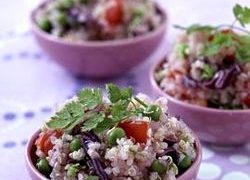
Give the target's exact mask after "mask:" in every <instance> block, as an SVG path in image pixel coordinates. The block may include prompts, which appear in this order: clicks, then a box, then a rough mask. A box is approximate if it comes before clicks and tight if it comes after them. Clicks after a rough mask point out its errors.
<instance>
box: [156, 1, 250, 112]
mask: <svg viewBox="0 0 250 180" xmlns="http://www.w3.org/2000/svg"><path fill="white" fill-rule="evenodd" d="M233 13H234V15H235V21H234V23H233V24H232V25H219V26H211V25H199V24H194V25H192V26H190V27H187V28H186V27H181V26H176V27H177V28H179V29H181V30H183V31H184V33H183V34H182V35H180V36H179V38H178V39H177V42H176V45H175V48H174V51H172V52H171V54H170V55H169V57H168V58H167V59H166V60H165V61H164V62H163V63H162V64H161V65H160V67H158V69H157V70H156V72H155V79H156V81H157V82H158V84H159V86H160V87H161V88H162V89H163V91H164V92H166V93H167V94H168V95H170V96H172V97H174V98H176V99H179V100H181V101H184V102H187V103H190V104H195V105H199V106H204V107H210V108H218V109H248V108H250V32H249V31H248V30H247V29H245V26H246V25H247V24H249V23H250V8H248V7H243V6H241V5H239V4H237V5H235V6H234V8H233ZM236 23H239V24H241V26H242V28H240V27H236V26H235V24H236Z"/></svg>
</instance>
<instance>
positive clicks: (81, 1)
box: [80, 0, 89, 4]
mask: <svg viewBox="0 0 250 180" xmlns="http://www.w3.org/2000/svg"><path fill="white" fill-rule="evenodd" d="M80 3H82V4H88V3H89V0H80Z"/></svg>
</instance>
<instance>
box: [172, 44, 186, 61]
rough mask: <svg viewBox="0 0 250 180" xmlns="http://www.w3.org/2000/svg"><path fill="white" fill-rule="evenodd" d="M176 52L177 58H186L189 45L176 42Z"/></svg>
mask: <svg viewBox="0 0 250 180" xmlns="http://www.w3.org/2000/svg"><path fill="white" fill-rule="evenodd" d="M175 48H176V49H175V51H176V54H177V55H178V57H179V58H182V59H185V58H187V56H188V54H189V47H188V45H187V44H178V45H177V46H176V47H175Z"/></svg>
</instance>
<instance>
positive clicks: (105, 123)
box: [94, 118, 115, 134]
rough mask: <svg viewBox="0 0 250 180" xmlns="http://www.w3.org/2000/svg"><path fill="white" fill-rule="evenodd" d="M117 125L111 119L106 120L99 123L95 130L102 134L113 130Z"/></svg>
mask: <svg viewBox="0 0 250 180" xmlns="http://www.w3.org/2000/svg"><path fill="white" fill-rule="evenodd" d="M114 124H115V123H113V122H112V120H111V119H109V118H105V119H104V120H103V121H102V122H100V123H98V125H97V127H96V128H95V129H94V132H95V133H96V134H100V133H102V132H104V131H105V130H107V129H109V128H111V127H112V126H113V125H114Z"/></svg>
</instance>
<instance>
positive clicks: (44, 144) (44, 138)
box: [35, 130, 62, 156]
mask: <svg viewBox="0 0 250 180" xmlns="http://www.w3.org/2000/svg"><path fill="white" fill-rule="evenodd" d="M52 136H55V137H56V138H59V137H61V136H62V132H61V131H58V130H56V131H45V132H41V133H40V135H39V137H38V139H37V140H36V143H35V145H36V146H37V148H38V149H40V150H41V151H42V152H43V153H44V154H45V155H46V156H47V155H48V152H49V150H51V149H52V148H53V144H52V143H51V137H52Z"/></svg>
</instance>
